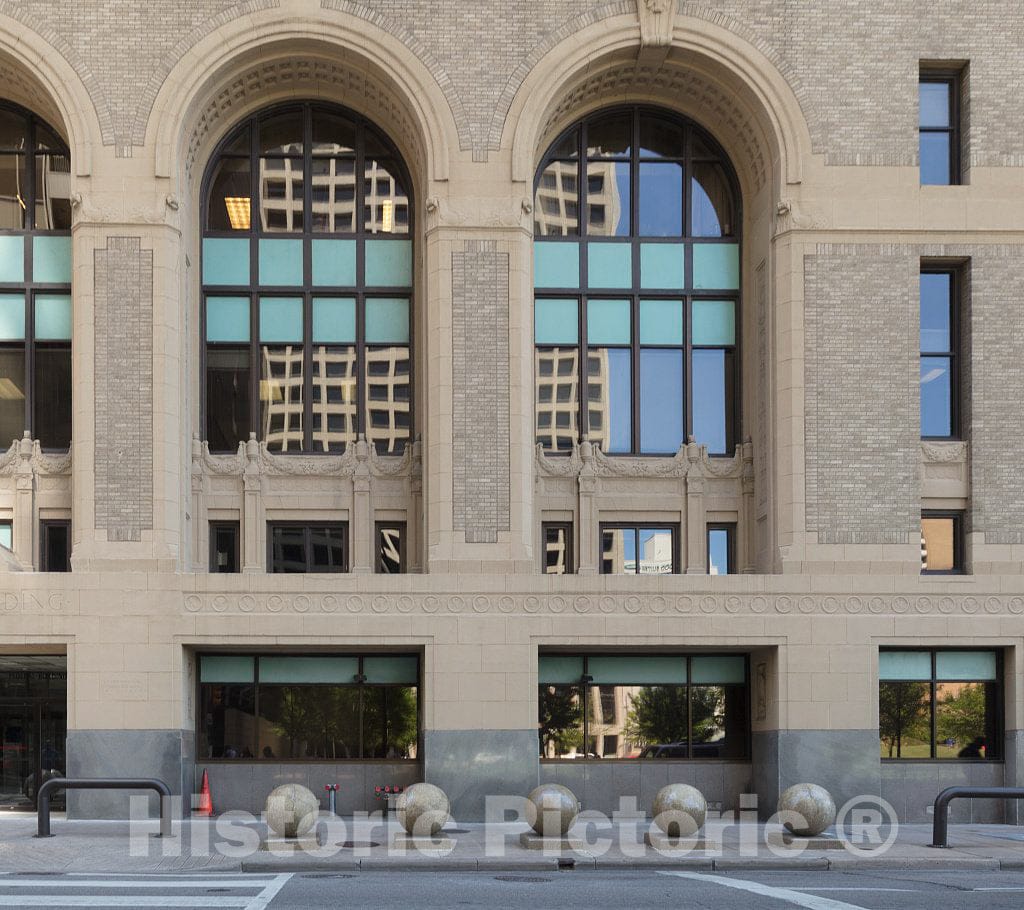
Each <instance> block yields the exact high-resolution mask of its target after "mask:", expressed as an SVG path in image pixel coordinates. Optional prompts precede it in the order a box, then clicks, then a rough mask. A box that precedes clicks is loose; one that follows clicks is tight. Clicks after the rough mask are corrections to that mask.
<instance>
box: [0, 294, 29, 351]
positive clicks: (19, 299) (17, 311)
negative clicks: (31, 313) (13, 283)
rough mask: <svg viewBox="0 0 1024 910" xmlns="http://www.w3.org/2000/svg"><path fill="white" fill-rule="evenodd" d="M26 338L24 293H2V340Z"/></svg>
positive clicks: (0, 309)
mask: <svg viewBox="0 0 1024 910" xmlns="http://www.w3.org/2000/svg"><path fill="white" fill-rule="evenodd" d="M24 338H25V297H24V295H23V294H0V341H23V340H24Z"/></svg>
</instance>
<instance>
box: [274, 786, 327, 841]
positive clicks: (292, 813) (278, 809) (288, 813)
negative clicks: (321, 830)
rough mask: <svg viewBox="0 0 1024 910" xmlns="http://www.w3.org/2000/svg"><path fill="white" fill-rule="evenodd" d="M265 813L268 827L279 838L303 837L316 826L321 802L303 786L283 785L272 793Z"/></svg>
mask: <svg viewBox="0 0 1024 910" xmlns="http://www.w3.org/2000/svg"><path fill="white" fill-rule="evenodd" d="M264 811H265V812H266V816H267V827H268V828H270V830H271V831H273V832H274V833H275V834H277V835H278V836H279V837H303V836H304V835H306V834H309V832H310V831H311V830H312V829H313V826H314V825H315V824H316V820H317V815H318V814H319V812H320V801H319V800H318V799H317V798H316V796H315V795H314V794H313V791H312V790H309V789H307V788H306V787H303V786H302V785H301V784H282V785H281V786H280V787H275V788H274V789H273V790H271V791H270V796H268V797H267V805H266V809H265V810H264Z"/></svg>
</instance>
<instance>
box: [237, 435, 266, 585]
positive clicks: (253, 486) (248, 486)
mask: <svg viewBox="0 0 1024 910" xmlns="http://www.w3.org/2000/svg"><path fill="white" fill-rule="evenodd" d="M245 454H246V464H245V471H244V473H243V474H242V522H241V524H242V541H243V544H244V548H245V552H244V554H243V556H242V572H244V573H246V574H253V575H258V574H263V572H265V571H266V569H265V568H264V559H263V547H262V545H261V544H262V542H263V539H264V527H265V525H264V521H263V478H262V477H261V476H260V460H259V459H260V444H259V443H258V442H257V441H256V434H255V433H250V434H249V441H248V442H247V443H246V444H245Z"/></svg>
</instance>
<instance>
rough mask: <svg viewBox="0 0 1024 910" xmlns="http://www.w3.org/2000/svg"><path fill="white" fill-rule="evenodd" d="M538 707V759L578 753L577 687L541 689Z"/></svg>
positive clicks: (578, 718) (545, 687) (578, 716)
mask: <svg viewBox="0 0 1024 910" xmlns="http://www.w3.org/2000/svg"><path fill="white" fill-rule="evenodd" d="M539 707H540V724H539V727H540V747H541V748H540V752H541V755H564V754H565V753H567V752H572V751H574V750H575V749H578V748H579V746H580V743H581V740H580V732H581V731H580V699H579V692H578V691H577V689H576V687H575V686H542V687H541V690H540V706H539ZM549 747H550V748H549Z"/></svg>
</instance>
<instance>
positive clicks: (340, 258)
mask: <svg viewBox="0 0 1024 910" xmlns="http://www.w3.org/2000/svg"><path fill="white" fill-rule="evenodd" d="M312 258H313V284H314V285H317V286H319V287H351V286H354V285H355V283H356V242H355V241H354V240H314V241H313V254H312Z"/></svg>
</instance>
